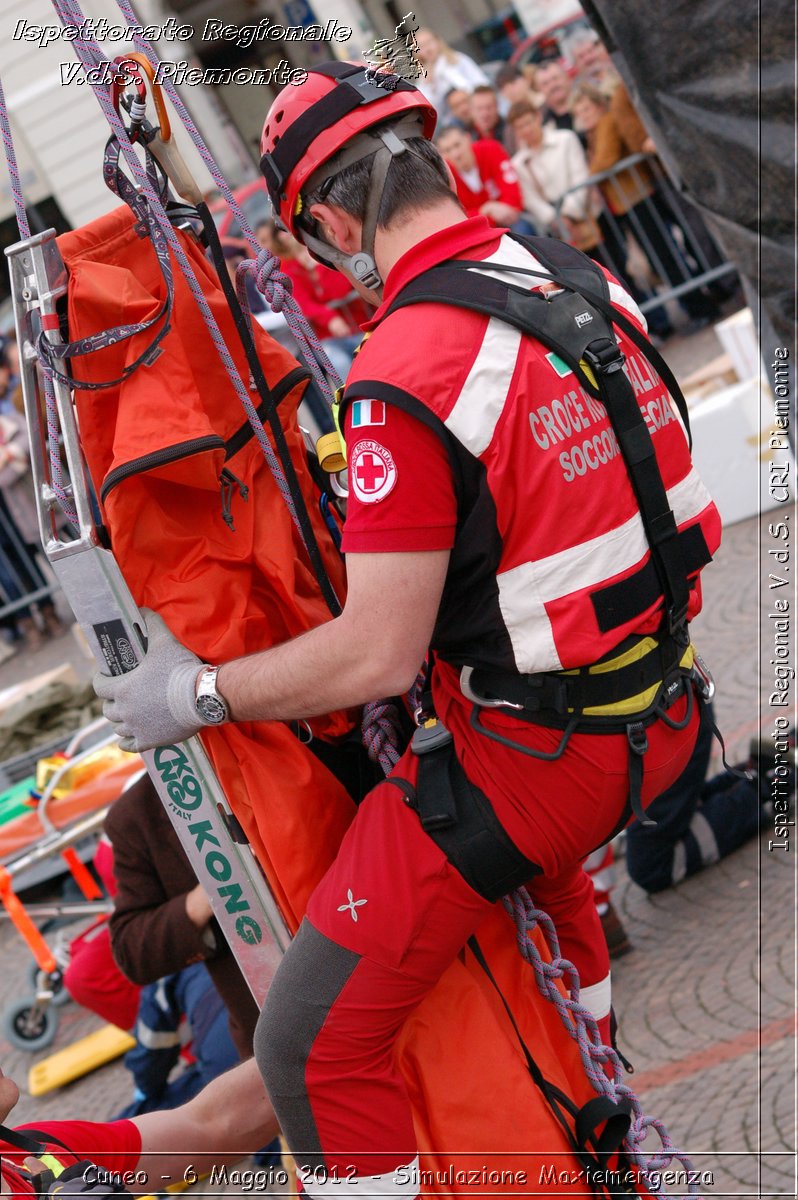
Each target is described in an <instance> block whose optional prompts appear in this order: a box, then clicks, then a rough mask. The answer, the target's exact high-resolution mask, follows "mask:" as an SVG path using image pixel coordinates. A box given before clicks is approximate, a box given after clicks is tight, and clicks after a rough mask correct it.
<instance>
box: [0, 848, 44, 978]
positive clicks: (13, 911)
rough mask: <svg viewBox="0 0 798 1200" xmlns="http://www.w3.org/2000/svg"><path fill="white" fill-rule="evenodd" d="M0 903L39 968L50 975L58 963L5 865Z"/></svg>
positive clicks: (0, 871)
mask: <svg viewBox="0 0 798 1200" xmlns="http://www.w3.org/2000/svg"><path fill="white" fill-rule="evenodd" d="M0 903H2V905H3V907H4V908H5V910H6V912H7V913H8V915H9V917H10V918H11V921H12V922H13V924H14V926H15V927H16V930H17V933H19V935H20V937H21V938H22V939H23V940H24V941H25V942H26V944H27V946H28V949H29V950H30V952H31V954H32V955H33V957H34V958H35V959H36V965H37V966H38V968H39V970H40V971H45V972H46V973H47V974H48V975H52V974H53V972H54V971H56V970H58V963H57V962H56V961H55V958H54V957H53V953H52V951H51V950H50V947H49V946H48V945H47V942H46V941H45V940H44V938H43V937H42V935H41V934H40V933H39V930H38V929H37V928H36V926H35V925H34V924H33V921H31V919H30V917H29V916H28V914H27V912H26V911H25V906H24V904H23V903H22V901H21V900H20V898H19V896H18V895H17V894H16V892H15V891H14V888H13V886H12V883H11V875H10V874H9V872H8V871H7V870H6V869H5V867H0Z"/></svg>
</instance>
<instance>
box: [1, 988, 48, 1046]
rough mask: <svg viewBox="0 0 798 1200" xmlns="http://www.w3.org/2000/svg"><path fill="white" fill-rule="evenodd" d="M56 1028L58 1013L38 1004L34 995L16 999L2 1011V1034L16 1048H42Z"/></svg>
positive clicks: (46, 1044)
mask: <svg viewBox="0 0 798 1200" xmlns="http://www.w3.org/2000/svg"><path fill="white" fill-rule="evenodd" d="M57 1029H58V1013H57V1012H56V1011H55V1010H54V1009H53V1008H51V1007H50V1006H49V1005H47V1006H46V1007H43V1006H41V1005H38V1004H37V1003H36V997H35V996H28V997H26V998H25V999H24V1000H17V1001H16V1002H15V1003H14V1004H10V1005H9V1006H8V1008H7V1009H6V1010H5V1012H4V1013H3V1017H2V1031H3V1034H4V1035H5V1036H6V1037H7V1038H8V1040H9V1042H10V1043H11V1045H12V1046H16V1047H17V1049H18V1050H31V1051H32V1050H44V1048H45V1047H46V1046H49V1045H50V1043H51V1042H52V1041H53V1038H54V1037H55V1034H56V1030H57Z"/></svg>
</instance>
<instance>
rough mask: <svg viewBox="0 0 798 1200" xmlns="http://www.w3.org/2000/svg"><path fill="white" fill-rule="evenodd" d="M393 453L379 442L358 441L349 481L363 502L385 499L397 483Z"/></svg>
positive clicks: (368, 502) (353, 454)
mask: <svg viewBox="0 0 798 1200" xmlns="http://www.w3.org/2000/svg"><path fill="white" fill-rule="evenodd" d="M396 478H397V473H396V463H395V462H394V460H393V455H392V454H391V452H390V451H389V450H386V449H385V447H384V446H381V445H380V443H379V442H372V441H365V442H358V444H357V445H356V446H355V448H354V450H353V452H352V462H351V464H350V467H349V483H350V486H351V488H352V491H353V492H354V493H355V495H356V496H357V498H358V500H360V502H361V503H362V504H375V503H376V502H377V501H378V500H384V499H385V497H386V496H387V495H388V493H389V492H392V491H393V489H394V486H395V485H396Z"/></svg>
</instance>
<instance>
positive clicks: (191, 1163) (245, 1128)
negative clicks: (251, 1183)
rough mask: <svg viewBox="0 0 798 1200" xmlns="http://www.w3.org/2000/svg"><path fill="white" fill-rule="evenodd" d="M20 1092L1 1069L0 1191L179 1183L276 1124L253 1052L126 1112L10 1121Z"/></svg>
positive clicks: (231, 1157)
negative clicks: (144, 1108) (124, 1116)
mask: <svg viewBox="0 0 798 1200" xmlns="http://www.w3.org/2000/svg"><path fill="white" fill-rule="evenodd" d="M18 1099H19V1088H18V1087H17V1085H16V1083H15V1082H14V1080H13V1079H11V1078H9V1076H7V1075H4V1074H3V1072H2V1071H0V1195H3V1196H7V1195H12V1196H35V1197H39V1196H46V1195H50V1194H53V1195H56V1194H58V1195H60V1196H62V1197H68V1196H71V1195H75V1194H78V1193H80V1194H83V1195H86V1196H94V1197H96V1200H105V1198H106V1197H107V1196H110V1195H111V1194H113V1193H116V1194H119V1193H122V1194H123V1195H126V1194H128V1193H133V1194H137V1195H138V1194H146V1193H155V1192H162V1191H165V1190H166V1188H167V1187H168V1186H169V1185H175V1184H176V1185H185V1183H186V1182H188V1181H191V1180H192V1179H193V1180H194V1181H196V1180H197V1179H198V1178H199V1176H200V1175H203V1174H206V1173H207V1172H209V1171H210V1170H211V1168H212V1167H213V1166H216V1167H221V1166H222V1165H224V1164H228V1165H229V1164H232V1163H236V1162H239V1161H240V1160H241V1158H242V1157H243V1156H244V1155H243V1153H242V1147H245V1146H262V1145H264V1144H265V1143H266V1142H268V1141H270V1140H271V1139H272V1138H273V1137H274V1136H275V1135H276V1134H277V1132H278V1127H277V1122H276V1120H275V1116H274V1110H273V1108H272V1106H271V1104H270V1103H269V1099H268V1097H267V1096H266V1093H265V1092H264V1088H263V1082H262V1080H261V1077H260V1074H259V1072H258V1069H257V1066H256V1064H255V1060H254V1058H251V1059H249V1060H248V1061H247V1062H245V1063H242V1064H241V1065H240V1066H238V1067H235V1068H233V1070H232V1071H228V1072H226V1074H224V1075H220V1076H219V1077H218V1078H217V1079H214V1080H213V1081H212V1082H211V1083H209V1084H208V1086H207V1087H206V1088H204V1089H203V1091H201V1092H200V1093H199V1095H197V1096H195V1097H194V1098H193V1099H192V1100H190V1101H189V1102H188V1103H187V1104H184V1105H182V1106H181V1107H180V1108H174V1109H171V1110H170V1111H168V1112H157V1113H154V1112H153V1113H144V1114H142V1115H141V1116H137V1117H134V1118H132V1119H131V1120H117V1121H80V1120H76V1119H75V1118H70V1119H69V1120H66V1121H59V1120H52V1119H49V1118H48V1119H47V1120H44V1121H36V1122H35V1123H33V1124H32V1125H31V1124H30V1123H28V1124H26V1125H20V1126H17V1127H16V1128H12V1129H9V1128H8V1127H7V1126H6V1125H5V1124H4V1122H5V1121H6V1120H7V1119H8V1116H9V1114H10V1113H11V1111H12V1110H13V1108H14V1106H15V1105H16V1103H17V1100H18Z"/></svg>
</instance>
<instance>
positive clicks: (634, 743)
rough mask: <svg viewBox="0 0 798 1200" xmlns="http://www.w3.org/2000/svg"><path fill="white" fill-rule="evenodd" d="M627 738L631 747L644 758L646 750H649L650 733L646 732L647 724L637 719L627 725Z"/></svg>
mask: <svg viewBox="0 0 798 1200" xmlns="http://www.w3.org/2000/svg"><path fill="white" fill-rule="evenodd" d="M626 739H627V741H628V742H629V749H630V750H631V751H632V752H633V753H634V754H637V755H638V756H639V757H640V758H642V757H643V755H644V754H645V752H646V750H648V734H647V733H646V727H645V725H643V723H642V722H641V721H635V722H634V723H633V724H631V725H627V726H626Z"/></svg>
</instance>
